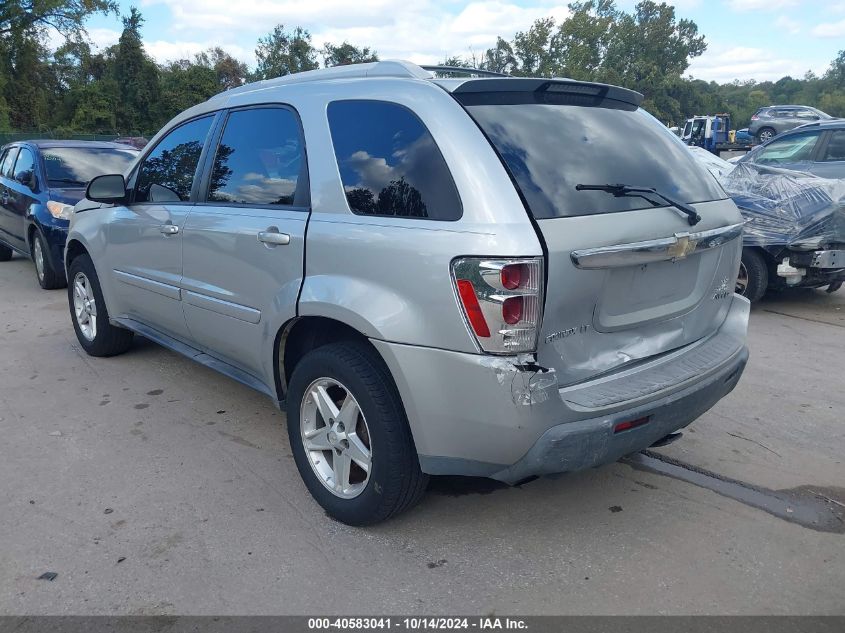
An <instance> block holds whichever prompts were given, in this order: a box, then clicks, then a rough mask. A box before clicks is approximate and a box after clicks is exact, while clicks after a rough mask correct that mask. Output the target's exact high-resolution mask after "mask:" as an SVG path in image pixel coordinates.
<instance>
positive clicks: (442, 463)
mask: <svg viewBox="0 0 845 633" xmlns="http://www.w3.org/2000/svg"><path fill="white" fill-rule="evenodd" d="M729 301H730V302H731V303H730V307H729V310H728V313H727V317H726V318H725V321H724V322H723V324H722V326H721V328H720V329H719V330H718V331H717V332H715V333H714V334H713V335H711V336H710V337H709V338H707V339H705V340H703V341H699V342H697V343H694V344H692V345H689V346H687V347H685V348H682V349H679V350H675V351H674V352H671V353H668V354H665V355H663V356H661V357H660V358H658V359H655V360H653V361H649V362H647V363H643V364H641V365H637V366H634V367H631V368H628V369H625V370H622V371H618V372H615V373H614V374H612V375H606V376H602V377H600V378H597V379H593V380H590V381H586V382H584V383H580V384H578V385H571V386H566V387H560V386H559V385H558V384H557V379H556V377H555V371H554V369H553V368H545V369H544V368H537V366H536V365H534V364H533V355H530V356H525V357H508V358H506V357H492V356H487V355H480V354H465V353H459V352H451V351H446V350H439V349H432V348H422V347H415V346H410V345H401V344H397V343H387V342H384V341H377V340H374V341H373V344H374V345H375V346H376V348H377V349H378V350H379V352H380V353H381V355H382V357H383V358H384V360H385V362H386V363H387V365H388V368H389V369H390V371H391V373H392V375H393V377H394V379H395V381H396V385H397V387H398V389H399V393H400V395H401V397H402V402H403V404H404V406H405V411H406V413H407V416H408V421H409V423H410V425H411V431H412V433H413V436H414V442H415V443H416V448H417V452H418V454H419V457H420V466H421V467H422V469H423V471H424V472H427V473H429V474H435V475H447V474H448V475H475V476H484V477H495V478H497V479H500V480H502V481H506V482H510V483H513V482H517V481H519V480H521V479H524V478H526V477H529V476H531V475H538V474H547V473H553V472H564V471H572V470H579V469H583V468H589V467H591V466H597V465H599V464H603V463H607V462H611V461H615V460H616V459H618V458H619V457H621V456H622V455H625V454H627V453H632V452H635V451H637V450H640V449H642V448H645V447H647V446H649V445H651V444H653V443H654V442H655V441H656V440H658V439H659V438H661V437H663V436H664V435H667V434H668V433H671V432H672V431H675V430H677V429H679V428H682V427H684V426H686V425H688V424H689V423H690V422H692V421H693V420H695V419H696V418H697V417H698V416H700V415H701V414H702V413H704V412H705V411H706V410H707V409H709V408H710V407H712V406H713V405H714V404H715V403H716V402H718V401H719V399H720V398H722V397H723V396H725V395H726V394H727V393H728V392H730V391H731V389H733V387H734V386H735V385H736V383H737V381H738V380H739V378H740V375H741V374H742V370H743V368H744V367H745V363H746V360H747V358H748V351H747V348H746V345H745V342H746V330H747V326H748V315H749V303H748V301H747V300H746V299H744V298H742V297H738V296H736V295H734V296H733V297H731V298H730V299H729ZM538 369H539V371H538ZM646 416H648V417H649V422H648V423H647V424H645V425H644V426H641V427H637V428H635V429H631V430H629V431H625V432H622V433H617V434H614V433H613V429H614V426H615V425H616V424H618V423H619V422H623V421H626V420H633V419H637V418H641V417H646Z"/></svg>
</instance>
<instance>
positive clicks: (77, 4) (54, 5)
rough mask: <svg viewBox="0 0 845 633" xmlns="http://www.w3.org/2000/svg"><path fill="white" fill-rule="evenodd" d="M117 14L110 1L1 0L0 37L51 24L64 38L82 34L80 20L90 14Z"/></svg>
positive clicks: (76, 36) (40, 29) (78, 36)
mask: <svg viewBox="0 0 845 633" xmlns="http://www.w3.org/2000/svg"><path fill="white" fill-rule="evenodd" d="M110 12H113V13H117V2H115V1H114V0H3V2H2V3H0V37H2V36H5V35H10V34H12V33H15V32H18V33H23V32H29V33H31V32H33V31H43V30H44V29H45V28H47V27H52V28H54V29H56V30H57V31H58V32H59V33H61V34H62V35H63V36H64V37H66V38H68V39H80V38H81V37H82V36H83V35H84V34H85V28H84V26H83V23H84V22H85V19H86V18H88V17H89V16H90V15H92V14H93V13H104V14H108V13H110Z"/></svg>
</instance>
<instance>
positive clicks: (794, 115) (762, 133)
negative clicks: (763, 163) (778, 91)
mask: <svg viewBox="0 0 845 633" xmlns="http://www.w3.org/2000/svg"><path fill="white" fill-rule="evenodd" d="M832 118H833V117H831V116H830V115H829V114H826V113H824V112H822V111H821V110H817V109H816V108H811V107H809V106H794V105H785V106H769V107H767V108H760V109H758V110H757V112H755V113H754V114H752V115H751V123H750V124H749V125H748V133H749V134H750V135H751V136H753V137H754V138H755V139H757V142H758V143H766V142H768V141H770V140H771V139H772V138H774V137H775V136H777V135H778V134H780V133H781V132H786V131H787V130H791V129H794V128H796V127H798V126H800V125H805V124H806V123H813V122H814V121H826V120H829V119H832Z"/></svg>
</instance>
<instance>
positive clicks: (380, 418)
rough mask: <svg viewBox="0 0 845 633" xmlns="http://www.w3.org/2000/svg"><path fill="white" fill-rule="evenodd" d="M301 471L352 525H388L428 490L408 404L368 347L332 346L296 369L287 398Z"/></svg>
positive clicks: (330, 508) (333, 512)
mask: <svg viewBox="0 0 845 633" xmlns="http://www.w3.org/2000/svg"><path fill="white" fill-rule="evenodd" d="M287 402H288V405H287V426H288V437H289V438H290V445H291V450H292V451H293V456H294V460H295V461H296V466H297V468H298V469H299V474H300V475H301V476H302V479H303V481H304V482H305V485H306V486H307V488H308V490H309V492H310V493H311V495H312V496H313V497H314V499H315V500H316V501H317V503H319V504H320V505H321V506H322V507H323V509H324V510H325V511H326V512H327V513H328V514H329V515H330V516H332V517H334V518H335V519H337V520H338V521H341V522H343V523H346V524H348V525H355V526H360V525H369V524H372V523H378V522H379V521H384V520H385V519H388V518H390V517H392V516H395V515H396V514H399V513H400V512H403V511H405V510H407V509H409V508H410V507H411V506H413V505H414V504H415V503H416V502H417V501H419V499H420V498H421V497H422V495H423V493H424V492H425V487H426V484H427V483H428V476H427V475H425V474H423V473H422V471H421V470H420V464H419V459H418V457H417V451H416V447H415V446H414V441H413V438H412V436H411V431H410V428H409V426H408V421H407V418H406V416H405V411H404V408H403V406H402V401H401V399H400V397H399V393H398V391H397V389H396V386H395V384H394V383H393V379H392V377H391V376H390V373H389V371H388V369H387V367H386V366H385V365H384V362H383V361H382V359H381V358H380V357H379V356H378V354H377V353H376V352H375V351H374V350H373V349H372V348H370V347H369V346H368V345H366V344H365V343H363V342H356V341H348V342H340V343H332V344H330V345H326V346H323V347H319V348H317V349H315V350H313V351H312V352H310V353H308V354H307V355H306V356H305V357H304V358H303V359H302V360H301V361H300V362H299V363H298V364H297V366H296V369H295V370H294V372H293V376H292V377H291V381H290V387H289V389H288V393H287Z"/></svg>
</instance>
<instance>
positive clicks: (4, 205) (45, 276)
mask: <svg viewBox="0 0 845 633" xmlns="http://www.w3.org/2000/svg"><path fill="white" fill-rule="evenodd" d="M137 155H138V150H136V149H135V148H134V147H130V146H128V145H120V144H118V143H107V142H96V141H21V142H17V143H10V144H9V145H6V146H4V147H2V148H0V261H8V260H10V259H11V258H12V253H13V252H14V251H17V252H19V253H20V254H22V255H24V256H26V257H31V258H32V260H33V261H34V262H35V271H36V274H37V276H38V283H39V284H41V287H42V288H44V289H45V290H50V289H53V288H61V287H62V286H64V285H65V284H66V283H67V281H66V279H65V271H64V266H63V264H62V262H63V255H62V254H63V251H64V246H65V239H66V238H67V229H68V224H69V219H70V214H71V213H72V212H73V205H75V204H76V203H77V202H79V200H81V199H82V198H83V197H84V195H85V186H86V185H87V184H88V181H89V180H91V179H92V178H94V177H95V176H99V175H102V174H111V173H119V172H122V171H124V170H125V169H126V168H127V167H128V166H129V163H130V162H132V160H134V159H135V157H136V156H137Z"/></svg>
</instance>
